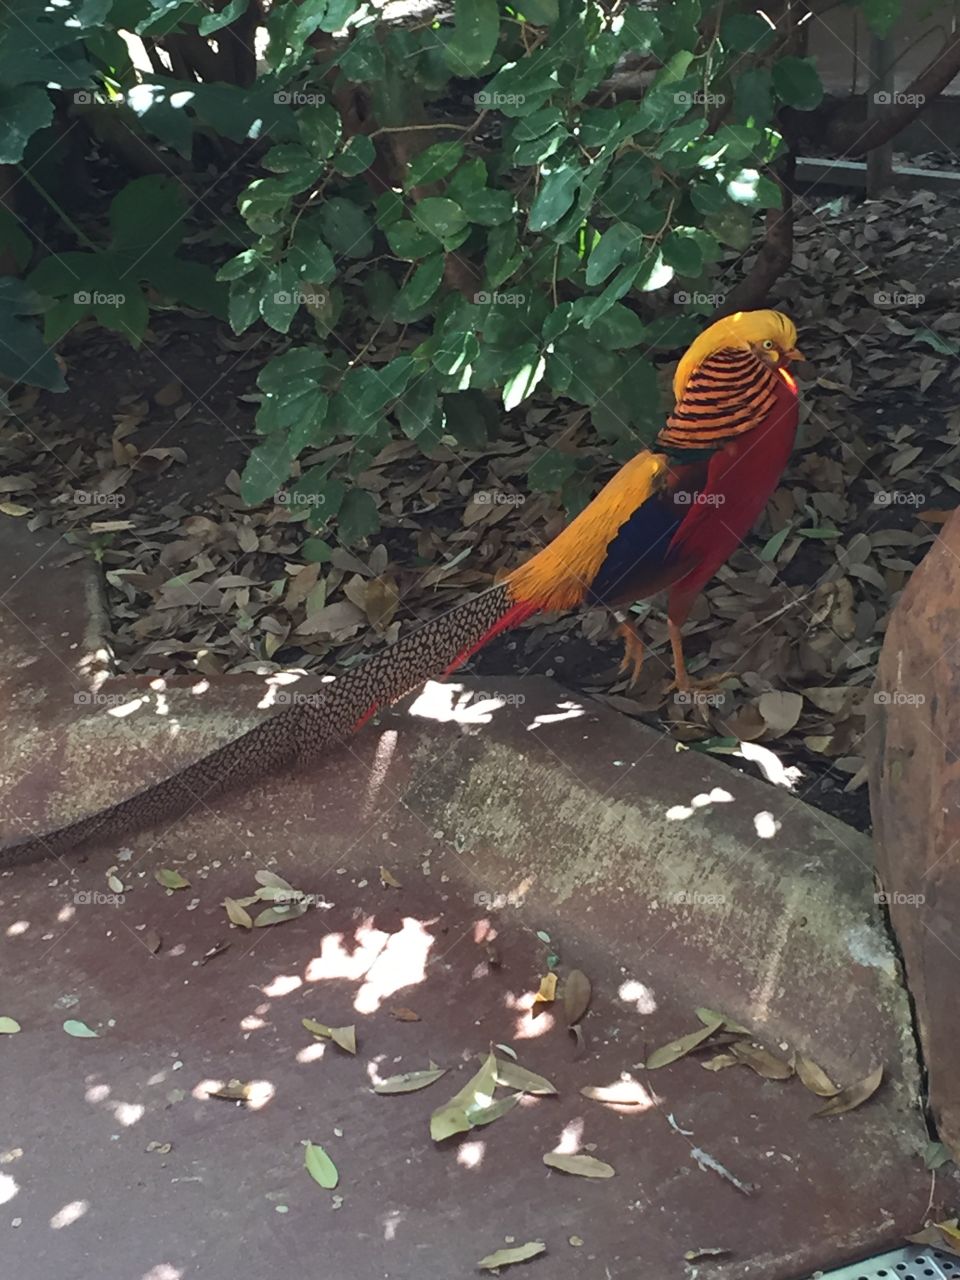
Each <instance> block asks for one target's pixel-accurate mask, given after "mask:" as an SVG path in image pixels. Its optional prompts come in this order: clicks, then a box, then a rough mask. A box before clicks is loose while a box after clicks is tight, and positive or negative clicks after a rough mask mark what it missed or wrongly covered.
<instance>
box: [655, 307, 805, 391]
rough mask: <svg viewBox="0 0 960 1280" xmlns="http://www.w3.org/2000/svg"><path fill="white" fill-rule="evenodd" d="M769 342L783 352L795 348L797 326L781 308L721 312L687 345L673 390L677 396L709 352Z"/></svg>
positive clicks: (776, 349) (711, 353)
mask: <svg viewBox="0 0 960 1280" xmlns="http://www.w3.org/2000/svg"><path fill="white" fill-rule="evenodd" d="M764 342H772V343H773V344H774V350H775V351H779V352H780V353H781V354H782V355H786V354H787V353H788V352H789V353H791V354H793V353H795V352H796V346H797V330H796V326H795V325H794V323H793V321H792V320H790V319H789V318H788V317H787V316H785V315H784V314H783V312H782V311H735V312H734V313H733V315H730V316H723V317H722V318H721V319H720V320H717V321H716V322H715V323H714V324H712V325H711V326H710V328H709V329H705V330H704V331H703V333H701V335H700V337H699V338H697V339H696V341H695V342H693V343H691V345H690V346H689V347H688V348H687V350H686V352H685V353H684V356H683V359H682V360H681V361H680V363H679V364H678V365H677V371H676V373H675V374H674V375H673V394H674V397H675V398H676V399H677V400H679V399H680V398H681V396H682V395H683V392H684V388H685V387H686V385H687V380H688V379H689V377H690V375H691V374H692V373H693V371H694V369H696V368H697V366H698V365H700V364H702V363H703V361H704V360H706V359H707V357H708V356H712V355H713V354H714V352H715V351H722V350H724V348H731V347H732V348H736V347H753V346H757V345H759V344H761V343H764Z"/></svg>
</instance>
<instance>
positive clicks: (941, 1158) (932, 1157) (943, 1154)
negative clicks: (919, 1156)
mask: <svg viewBox="0 0 960 1280" xmlns="http://www.w3.org/2000/svg"><path fill="white" fill-rule="evenodd" d="M952 1159H953V1156H951V1154H950V1152H949V1151H948V1150H947V1148H946V1147H945V1146H944V1145H943V1143H942V1142H928V1143H927V1144H926V1145H925V1146H924V1148H923V1163H924V1164H925V1165H926V1167H927V1168H928V1169H931V1170H933V1169H941V1168H943V1166H944V1165H945V1164H949V1163H950V1161H951V1160H952Z"/></svg>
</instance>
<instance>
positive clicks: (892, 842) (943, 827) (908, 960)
mask: <svg viewBox="0 0 960 1280" xmlns="http://www.w3.org/2000/svg"><path fill="white" fill-rule="evenodd" d="M876 690H877V692H876V713H877V723H876V725H875V727H874V733H873V736H872V742H871V762H872V774H871V785H870V804H871V809H872V813H873V821H874V832H875V839H876V848H877V866H878V869H879V873H880V877H881V880H882V882H883V888H884V890H885V892H886V894H887V896H888V899H889V903H888V909H889V912H890V920H891V923H892V924H893V927H894V930H895V931H896V935H897V938H898V940H899V944H900V947H901V948H902V951H903V957H904V963H905V965H906V970H907V976H908V980H909V983H910V988H911V991H912V993H913V998H914V1001H915V1005H916V1014H917V1021H918V1025H919V1031H920V1039H921V1044H922V1049H923V1056H924V1060H925V1064H926V1068H927V1072H928V1077H929V1091H930V1104H931V1107H932V1110H933V1114H934V1117H935V1119H936V1122H937V1126H938V1129H939V1131H940V1136H941V1137H942V1139H943V1140H944V1142H946V1143H947V1144H948V1146H949V1147H950V1148H951V1150H952V1151H953V1153H954V1156H955V1157H957V1158H960V1071H958V1069H957V1062H958V1055H960V1003H958V999H957V993H958V991H960V517H958V516H956V515H954V516H953V518H952V519H951V520H950V521H949V523H948V524H947V525H946V526H945V527H944V528H943V530H942V533H941V536H940V537H939V538H938V539H937V541H936V543H935V544H934V546H933V548H932V550H931V551H930V552H929V554H928V555H927V557H926V559H925V560H924V561H923V563H922V564H921V566H920V567H919V569H917V571H916V572H915V573H914V575H913V577H912V578H911V580H910V582H909V584H908V586H907V588H906V590H905V591H904V593H903V595H902V597H901V598H900V601H899V603H898V605H897V607H896V609H895V610H894V613H893V617H892V619H891V622H890V626H889V628H888V630H887V635H886V639H885V641H884V646H883V652H882V654H881V658H880V663H879V667H878V671H877V683H876Z"/></svg>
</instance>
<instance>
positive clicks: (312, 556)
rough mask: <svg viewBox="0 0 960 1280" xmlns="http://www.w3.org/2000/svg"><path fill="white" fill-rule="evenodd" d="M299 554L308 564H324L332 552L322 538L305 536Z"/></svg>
mask: <svg viewBox="0 0 960 1280" xmlns="http://www.w3.org/2000/svg"><path fill="white" fill-rule="evenodd" d="M300 554H301V555H302V556H303V558H304V560H306V562H307V563H308V564H326V563H327V562H328V561H329V559H330V557H331V556H332V555H333V552H332V551H331V550H330V548H329V546H328V545H327V544H326V543H325V542H324V541H323V539H322V538H307V540H306V541H305V542H304V544H303V546H302V547H301V548H300Z"/></svg>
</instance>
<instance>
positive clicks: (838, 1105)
mask: <svg viewBox="0 0 960 1280" xmlns="http://www.w3.org/2000/svg"><path fill="white" fill-rule="evenodd" d="M882 1080H883V1063H882V1062H881V1064H880V1065H879V1067H875V1068H874V1070H873V1071H871V1072H870V1074H869V1075H867V1076H864V1077H863V1079H862V1080H858V1081H857V1082H856V1084H851V1085H849V1086H848V1087H847V1088H846V1089H841V1090H840V1092H839V1093H838V1094H837V1095H836V1096H835V1097H833V1098H831V1099H830V1101H829V1102H828V1103H827V1104H826V1106H823V1107H821V1108H820V1110H819V1111H815V1112H814V1116H842V1115H845V1114H846V1112H848V1111H853V1110H855V1109H856V1108H857V1107H860V1106H862V1105H863V1104H864V1103H865V1102H866V1101H867V1099H868V1098H872V1097H873V1095H874V1094H875V1093H876V1092H877V1090H878V1089H879V1088H880V1083H881V1081H882Z"/></svg>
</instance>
